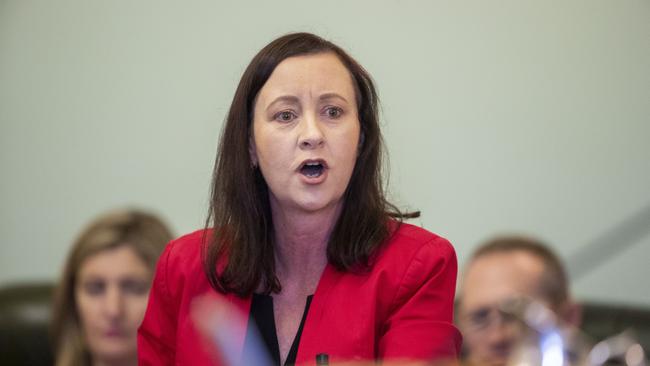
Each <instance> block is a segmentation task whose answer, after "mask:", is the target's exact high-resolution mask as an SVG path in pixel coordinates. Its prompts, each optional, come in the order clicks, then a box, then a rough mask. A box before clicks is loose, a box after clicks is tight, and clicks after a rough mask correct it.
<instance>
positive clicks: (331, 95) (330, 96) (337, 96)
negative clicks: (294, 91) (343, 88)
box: [318, 93, 348, 103]
mask: <svg viewBox="0 0 650 366" xmlns="http://www.w3.org/2000/svg"><path fill="white" fill-rule="evenodd" d="M318 99H320V100H327V99H341V100H342V101H344V102H345V103H348V100H347V99H345V98H343V96H341V95H340V94H336V93H325V94H323V95H321V96H320V98H318Z"/></svg>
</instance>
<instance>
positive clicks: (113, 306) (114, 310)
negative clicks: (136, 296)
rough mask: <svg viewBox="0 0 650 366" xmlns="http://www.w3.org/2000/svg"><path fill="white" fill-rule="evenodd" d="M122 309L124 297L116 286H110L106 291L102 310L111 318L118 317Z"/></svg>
mask: <svg viewBox="0 0 650 366" xmlns="http://www.w3.org/2000/svg"><path fill="white" fill-rule="evenodd" d="M123 310H124V299H123V298H122V293H121V292H120V289H119V288H117V286H111V287H110V288H109V289H108V291H107V293H106V298H105V303H104V311H105V312H106V315H107V316H108V317H109V318H111V319H115V318H119V317H120V316H121V315H122V312H123Z"/></svg>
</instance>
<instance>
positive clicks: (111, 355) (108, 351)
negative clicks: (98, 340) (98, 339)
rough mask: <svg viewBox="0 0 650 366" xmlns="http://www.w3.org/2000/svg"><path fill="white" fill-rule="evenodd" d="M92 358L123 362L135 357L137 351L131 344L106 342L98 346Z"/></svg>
mask: <svg viewBox="0 0 650 366" xmlns="http://www.w3.org/2000/svg"><path fill="white" fill-rule="evenodd" d="M92 353H93V356H95V357H97V358H100V359H102V360H114V361H123V360H128V359H131V358H134V357H137V354H138V351H137V348H136V347H134V344H133V342H131V341H129V342H106V343H105V344H102V345H98V347H96V349H95V350H94V351H93V352H92Z"/></svg>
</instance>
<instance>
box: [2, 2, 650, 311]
mask: <svg viewBox="0 0 650 366" xmlns="http://www.w3.org/2000/svg"><path fill="white" fill-rule="evenodd" d="M298 30H306V31H312V32H316V33H318V34H320V35H323V36H325V37H327V38H329V39H331V40H333V41H335V42H338V43H339V44H340V45H342V46H343V47H344V48H346V49H348V50H349V51H350V52H351V53H352V54H353V55H354V56H355V57H357V59H358V60H359V61H360V62H361V63H362V64H363V65H365V66H366V67H367V68H368V70H369V71H370V72H371V73H372V75H373V76H374V78H375V79H376V82H377V85H378V87H379V91H380V95H381V98H382V100H383V121H384V132H385V138H386V141H387V144H388V148H389V152H390V165H391V190H392V193H393V197H394V198H395V200H396V201H397V202H398V203H399V204H400V205H402V207H408V208H416V209H420V210H422V212H423V216H422V218H421V219H419V220H417V221H416V222H417V223H419V224H422V225H423V226H425V227H426V228H428V229H430V230H432V231H435V232H438V233H440V234H442V235H444V236H447V237H448V238H449V239H451V240H452V242H453V243H454V244H455V246H456V248H457V251H458V254H459V257H460V261H461V263H462V262H463V261H464V259H465V258H466V256H467V255H468V254H469V253H470V252H471V250H472V248H473V247H474V246H475V245H476V244H477V243H478V242H479V241H481V240H483V239H485V238H487V237H489V236H491V235H493V234H495V233H497V232H502V231H513V230H514V231H522V232H528V233H531V234H534V235H539V236H541V237H542V238H544V239H546V240H548V241H549V242H551V243H553V244H554V246H555V248H556V249H557V250H558V251H559V252H560V253H561V254H562V255H563V256H564V257H569V256H570V255H571V254H572V253H575V252H577V251H578V250H580V248H582V247H583V246H584V245H586V244H587V243H589V242H590V241H592V240H594V239H596V238H598V237H600V236H601V235H603V233H605V232H606V231H607V230H610V229H611V228H615V227H616V225H618V224H619V223H621V222H622V221H623V220H625V218H626V217H628V216H630V215H633V214H634V213H635V212H638V211H639V210H641V209H642V208H643V207H647V205H649V204H650V143H649V142H648V141H649V140H650V71H649V70H650V42H649V41H648V40H649V39H650V2H648V1H646V0H638V1H627V0H617V1H614V0H612V1H601V0H580V1H520V0H512V1H469V2H468V1H463V2H459V1H444V2H443V1H381V2H377V1H334V2H322V1H319V2H309V1H273V2H270V1H260V2H247V1H241V2H230V3H229V4H223V3H220V2H216V1H214V2H209V1H176V2H168V1H164V2H161V1H153V0H147V1H82V0H78V1H21V0H15V1H7V0H0V142H1V145H0V149H1V151H0V152H1V154H0V169H1V177H2V179H1V181H0V241H1V244H0V284H6V283H9V282H12V281H16V280H23V279H27V280H29V279H42V278H54V277H55V276H57V275H58V271H59V268H60V266H61V262H62V260H63V258H64V255H65V252H66V250H67V248H68V247H69V245H70V242H71V241H72V240H73V238H74V236H75V235H76V233H77V231H78V230H79V229H80V227H81V226H82V225H83V224H84V223H85V222H86V221H87V220H88V219H89V218H90V217H92V216H94V215H95V214H97V213H98V212H100V211H102V210H105V209H108V208H112V207H115V206H120V205H124V204H135V205H139V206H144V207H148V208H151V209H154V210H156V211H157V212H159V213H160V214H162V215H163V216H164V217H166V218H167V219H168V221H170V222H171V223H172V224H173V226H174V228H175V230H176V231H177V232H179V233H182V232H186V231H190V230H193V229H195V228H199V227H200V226H201V225H202V223H203V220H204V215H205V211H206V201H207V196H208V185H209V176H210V170H211V167H212V163H213V159H214V154H215V147H216V140H217V137H218V134H219V131H220V128H221V121H222V120H223V118H224V116H225V113H226V110H227V108H228V105H229V101H230V99H231V98H232V94H233V92H234V88H235V85H236V82H237V80H238V78H239V76H240V75H241V73H242V71H243V68H244V67H245V65H246V63H247V62H248V61H249V60H250V58H251V57H252V56H253V55H254V53H255V52H256V51H257V50H258V49H259V48H260V47H262V46H263V45H264V44H265V43H267V42H268V41H270V40H271V39H273V38H274V37H276V36H278V35H281V34H283V33H286V32H289V31H298ZM611 245H613V246H616V245H618V243H616V242H612V243H611ZM647 258H650V235H646V236H645V237H644V238H643V239H641V240H640V241H638V242H637V243H636V244H635V246H634V247H632V248H631V249H629V250H627V251H624V252H622V253H621V254H620V255H618V256H615V257H612V259H611V261H610V262H608V263H607V264H606V265H604V266H603V267H601V268H598V269H595V270H594V271H593V272H591V273H590V274H588V275H586V276H585V277H584V278H582V279H580V280H579V281H577V282H576V283H575V284H574V290H575V291H576V293H577V294H578V296H579V297H581V298H590V299H600V300H606V301H622V302H629V303H640V304H646V305H648V304H650V291H649V290H648V289H649V287H648V286H647V285H644V284H643V282H641V283H639V282H640V281H638V278H647V277H648V275H650V272H649V271H650V270H648V266H647ZM628 282H631V283H633V284H635V285H636V286H637V287H634V286H627V285H623V284H625V283H628ZM639 287H645V290H643V289H642V288H641V291H640V290H639Z"/></svg>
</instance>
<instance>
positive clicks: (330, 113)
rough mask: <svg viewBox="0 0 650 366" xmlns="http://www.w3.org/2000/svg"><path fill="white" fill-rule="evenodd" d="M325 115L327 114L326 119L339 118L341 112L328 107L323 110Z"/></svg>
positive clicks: (338, 109)
mask: <svg viewBox="0 0 650 366" xmlns="http://www.w3.org/2000/svg"><path fill="white" fill-rule="evenodd" d="M325 114H327V117H329V118H339V117H341V114H343V110H342V109H341V108H338V107H328V108H327V109H326V110H325Z"/></svg>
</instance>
